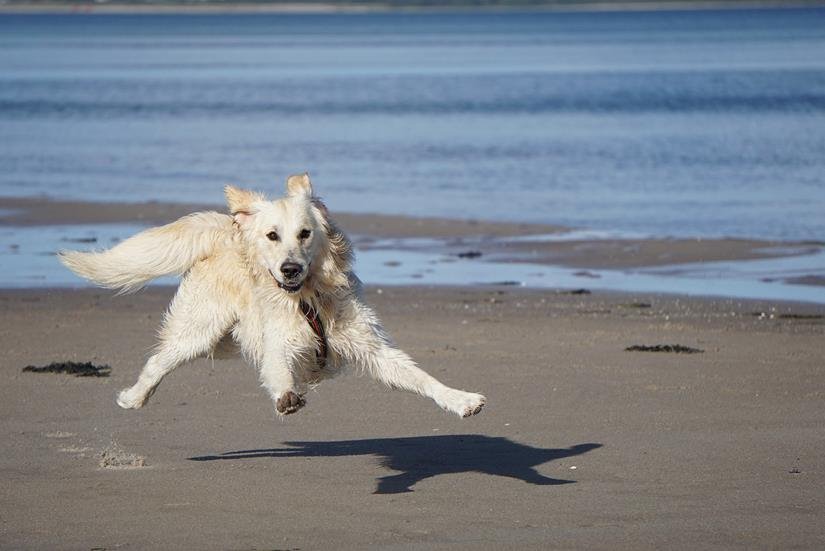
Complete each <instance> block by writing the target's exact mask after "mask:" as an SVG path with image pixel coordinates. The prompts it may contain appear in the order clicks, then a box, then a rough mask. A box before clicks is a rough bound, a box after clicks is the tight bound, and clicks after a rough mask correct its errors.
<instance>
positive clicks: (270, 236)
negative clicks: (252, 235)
mask: <svg viewBox="0 0 825 551" xmlns="http://www.w3.org/2000/svg"><path fill="white" fill-rule="evenodd" d="M266 237H267V239H269V240H270V241H277V240H278V239H279V237H278V232H274V231H271V232H269V233H268V234H266Z"/></svg>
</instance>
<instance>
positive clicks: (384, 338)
mask: <svg viewBox="0 0 825 551" xmlns="http://www.w3.org/2000/svg"><path fill="white" fill-rule="evenodd" d="M347 315H348V317H350V320H349V321H350V323H341V322H339V323H337V324H336V330H337V334H336V335H335V336H334V338H332V339H331V342H330V344H331V345H332V346H333V348H335V349H336V351H337V352H338V353H339V354H341V356H343V357H344V358H345V359H346V360H347V361H348V362H350V363H352V364H354V365H356V366H357V367H359V368H361V369H363V370H365V371H366V372H368V373H369V374H370V375H371V376H372V377H373V378H375V379H377V380H379V381H381V382H383V383H384V384H386V385H387V386H389V387H390V388H397V389H402V390H407V391H409V392H415V393H417V394H421V395H423V396H427V397H428V398H432V399H433V400H434V401H435V403H436V404H438V405H439V406H440V407H441V408H442V409H445V410H447V411H449V412H452V413H455V414H457V415H460V416H461V417H469V416H471V415H475V414H476V413H478V412H480V411H481V408H483V407H484V404H485V403H486V401H487V399H486V398H485V397H484V396H482V395H481V394H476V393H474V392H465V391H463V390H458V389H455V388H450V387H448V386H447V385H445V384H443V383H442V382H441V381H439V380H438V379H436V378H435V377H433V376H432V375H430V374H428V373H427V372H426V371H424V370H423V369H421V368H419V367H418V366H417V365H416V364H415V362H414V361H413V360H412V358H410V357H409V356H408V355H407V354H405V353H404V352H403V351H401V350H399V349H398V348H396V347H395V346H394V345H393V344H392V342H391V340H390V338H389V336H388V335H387V334H386V333H385V332H384V330H383V328H382V327H381V322H380V321H379V320H378V318H377V317H376V315H375V314H374V313H373V311H372V310H370V309H369V308H367V307H366V306H364V305H363V304H360V303H358V302H355V301H354V303H353V304H352V305H351V307H350V309H349V312H347Z"/></svg>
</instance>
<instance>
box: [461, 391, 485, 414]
mask: <svg viewBox="0 0 825 551" xmlns="http://www.w3.org/2000/svg"><path fill="white" fill-rule="evenodd" d="M486 403H487V398H485V397H484V396H482V395H481V394H473V393H470V396H469V397H468V398H467V399H466V401H465V403H464V406H463V407H464V409H463V410H462V411H461V416H462V417H470V416H473V415H475V414H477V413H480V412H481V410H482V409H483V408H484V404H486Z"/></svg>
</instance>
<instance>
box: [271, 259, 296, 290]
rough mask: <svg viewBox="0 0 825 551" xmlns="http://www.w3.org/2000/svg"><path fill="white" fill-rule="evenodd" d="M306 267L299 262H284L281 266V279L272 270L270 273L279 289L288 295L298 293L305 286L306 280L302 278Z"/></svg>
mask: <svg viewBox="0 0 825 551" xmlns="http://www.w3.org/2000/svg"><path fill="white" fill-rule="evenodd" d="M304 271H305V270H304V267H303V266H302V265H301V264H298V263H297V262H284V263H283V264H281V275H282V277H281V278H278V277H276V276H275V274H273V273H272V270H270V271H269V273H270V274H272V277H273V278H274V279H275V282H276V283H277V284H278V287H280V288H281V289H283V290H284V291H286V292H287V293H297V292H298V291H300V290H301V287H303V285H304V279H303V278H302V277H301V276H302V275H303V274H304Z"/></svg>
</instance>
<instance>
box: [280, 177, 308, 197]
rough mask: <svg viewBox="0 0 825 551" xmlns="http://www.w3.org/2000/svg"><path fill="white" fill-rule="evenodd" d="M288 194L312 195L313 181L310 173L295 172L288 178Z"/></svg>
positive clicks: (293, 195) (291, 195) (292, 195)
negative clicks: (310, 178) (310, 179)
mask: <svg viewBox="0 0 825 551" xmlns="http://www.w3.org/2000/svg"><path fill="white" fill-rule="evenodd" d="M286 194H287V195H289V196H290V197H295V196H301V195H305V196H306V197H312V182H310V181H309V174H308V173H307V172H304V173H303V174H293V175H292V176H290V177H289V178H287V179H286Z"/></svg>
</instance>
